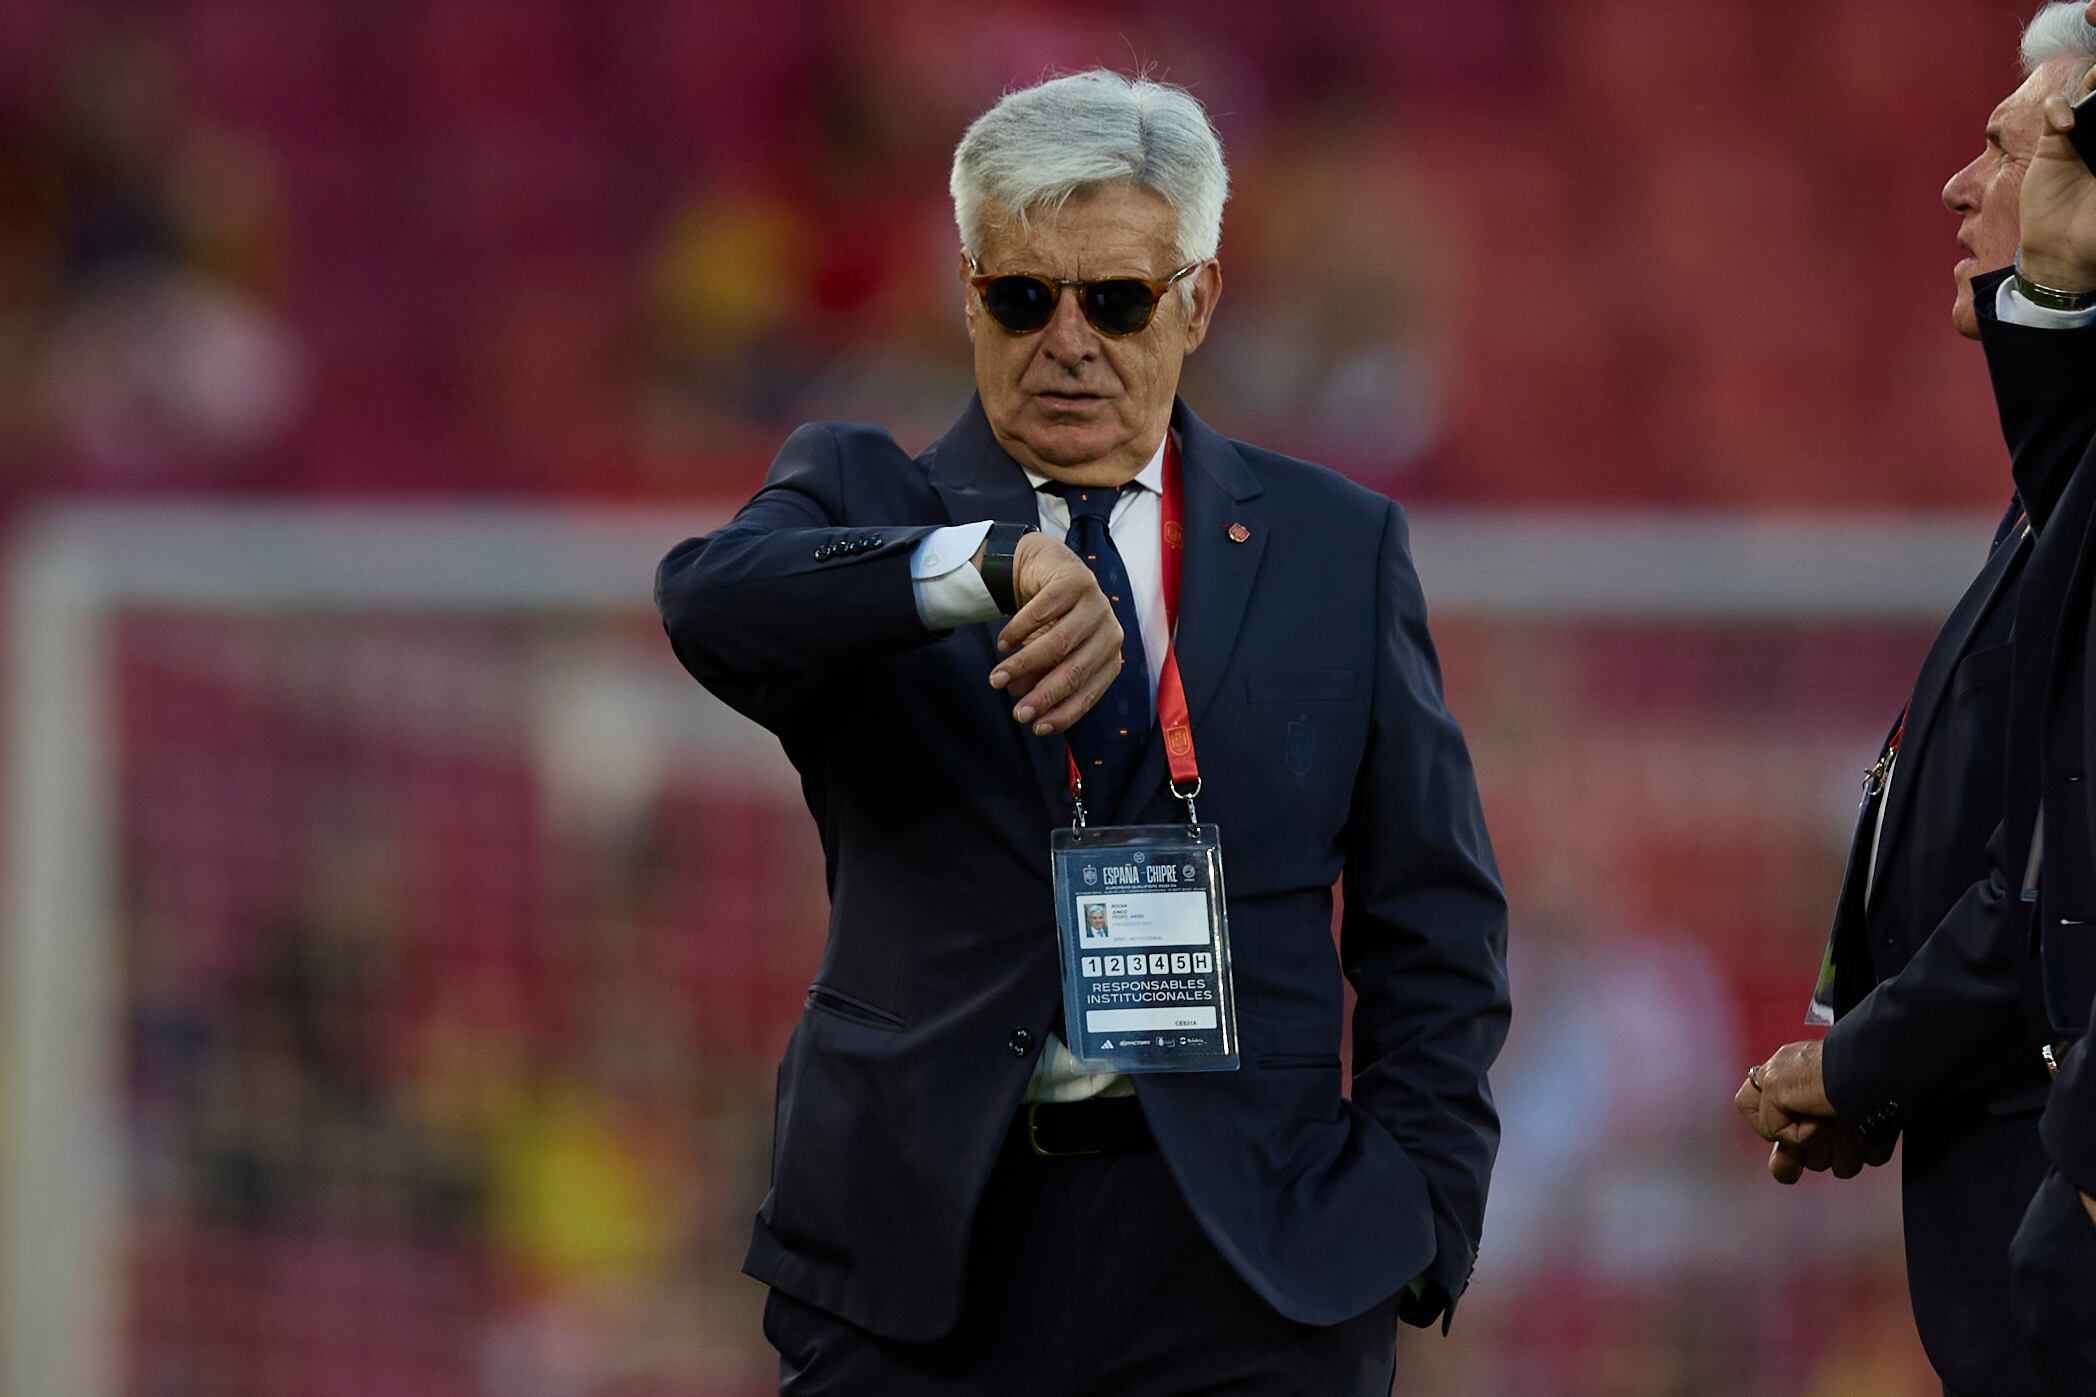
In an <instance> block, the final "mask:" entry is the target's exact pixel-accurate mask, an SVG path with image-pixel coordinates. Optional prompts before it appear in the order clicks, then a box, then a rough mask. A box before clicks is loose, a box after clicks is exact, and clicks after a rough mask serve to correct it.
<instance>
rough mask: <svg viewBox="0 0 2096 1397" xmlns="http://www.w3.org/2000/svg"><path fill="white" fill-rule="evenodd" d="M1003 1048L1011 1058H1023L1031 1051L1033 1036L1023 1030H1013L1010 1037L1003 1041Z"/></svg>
mask: <svg viewBox="0 0 2096 1397" xmlns="http://www.w3.org/2000/svg"><path fill="white" fill-rule="evenodd" d="M1004 1046H1005V1048H1006V1050H1007V1051H1009V1052H1010V1053H1011V1055H1012V1056H1013V1057H1025V1056H1026V1055H1027V1054H1028V1053H1030V1052H1032V1051H1033V1035H1032V1034H1031V1033H1028V1032H1027V1031H1026V1030H1025V1029H1023V1028H1015V1029H1013V1030H1012V1036H1011V1037H1009V1038H1007V1039H1005V1040H1004Z"/></svg>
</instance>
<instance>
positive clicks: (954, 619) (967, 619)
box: [910, 519, 999, 631]
mask: <svg viewBox="0 0 2096 1397" xmlns="http://www.w3.org/2000/svg"><path fill="white" fill-rule="evenodd" d="M995 522H996V521H995V520H993V519H982V520H978V521H977V522H975V523H973V524H953V525H949V526H948V527H946V528H943V529H933V530H932V531H931V532H930V533H928V534H926V535H925V536H924V537H923V539H921V540H920V541H919V542H918V544H917V551H916V552H914V553H912V554H911V555H910V586H911V587H912V588H913V589H914V590H915V592H916V594H917V617H918V619H919V620H921V621H923V622H924V628H925V629H926V630H928V631H950V630H953V629H955V628H956V627H959V626H966V625H972V624H973V623H975V622H977V621H994V620H996V619H997V617H998V614H999V613H998V611H997V603H996V602H994V601H992V600H991V599H990V589H989V588H988V587H987V586H985V585H984V583H983V580H982V574H981V573H979V572H977V571H976V570H975V569H974V568H973V567H972V566H970V560H971V559H973V558H974V557H975V550H976V549H978V548H980V547H982V542H983V539H984V538H985V537H986V536H987V535H988V534H989V532H990V525H991V524H993V523H995Z"/></svg>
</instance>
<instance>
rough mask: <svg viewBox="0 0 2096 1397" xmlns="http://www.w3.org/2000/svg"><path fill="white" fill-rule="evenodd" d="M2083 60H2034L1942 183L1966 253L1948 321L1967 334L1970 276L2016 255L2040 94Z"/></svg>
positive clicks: (2041, 126) (2040, 121)
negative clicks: (1965, 161)
mask: <svg viewBox="0 0 2096 1397" xmlns="http://www.w3.org/2000/svg"><path fill="white" fill-rule="evenodd" d="M2085 67H2087V63H2086V62H2085V61H2084V60H2082V59H2078V58H2074V57H2071V56H2063V57H2060V58H2055V59H2051V60H2049V61H2048V62H2046V63H2043V64H2041V65H2040V66H2039V68H2038V71H2037V72H2035V73H2032V74H2031V75H2030V76H2029V77H2028V78H2026V79H2024V82H2023V86H2021V87H2019V88H2017V89H2016V90H2015V91H2014V92H2012V93H2010V94H2009V95H2008V96H2007V97H2004V98H2003V99H2002V102H2001V105H2000V106H1998V107H1996V108H1995V109H1994V114H1993V115H1992V116H1990V117H1988V118H1987V148H1986V149H1985V150H1984V151H1982V152H1980V155H1979V157H1978V158H1977V159H1975V160H1974V161H1973V162H1972V163H1971V164H1970V165H1967V166H1966V167H1965V168H1964V169H1962V170H1960V171H1958V172H1957V173H1956V174H1954V175H1952V176H1951V177H1950V182H1949V183H1948V184H1946V185H1944V186H1943V203H1944V205H1945V207H1947V208H1948V209H1949V210H1950V211H1951V212H1952V213H1954V214H1956V215H1958V245H1959V246H1960V247H1962V248H1964V249H1965V251H1966V253H1967V254H1969V255H1968V256H1966V257H1965V258H1964V259H1963V260H1962V261H1960V262H1959V263H1958V266H1957V278H1958V298H1957V300H1956V301H1955V302H1954V303H1953V304H1952V306H1951V312H1950V317H1951V323H1952V324H1953V325H1955V326H1956V327H1957V331H1958V333H1959V334H1961V335H1963V336H1965V337H1966V338H1967V339H1977V338H1979V333H1980V322H1979V315H1978V313H1977V312H1976V311H1974V309H1973V306H1972V279H1973V277H1975V276H1978V275H1979V274H1981V273H1983V272H1991V271H1995V270H1997V269H1999V268H2002V267H2006V266H2008V265H2009V263H2011V262H2013V261H2014V260H2015V258H2016V244H2017V241H2018V226H2017V211H2016V201H2017V196H2018V194H2020V193H2021V191H2022V189H2023V175H2024V171H2026V170H2028V169H2029V168H2030V162H2031V156H2032V154H2033V153H2035V152H2036V150H2037V148H2038V137H2039V136H2041V135H2042V134H2044V130H2045V99H2046V98H2047V97H2049V96H2051V95H2052V94H2053V93H2055V92H2065V91H2067V90H2068V89H2069V88H2070V87H2072V86H2073V84H2074V83H2075V81H2076V80H2077V79H2079V78H2080V77H2081V73H2082V70H2083V69H2084V68H2085Z"/></svg>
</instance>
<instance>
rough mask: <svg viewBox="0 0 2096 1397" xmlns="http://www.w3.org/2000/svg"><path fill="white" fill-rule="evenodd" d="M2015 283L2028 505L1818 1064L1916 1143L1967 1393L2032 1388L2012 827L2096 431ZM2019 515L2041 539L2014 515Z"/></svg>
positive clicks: (2078, 342) (2007, 420)
mask: <svg viewBox="0 0 2096 1397" xmlns="http://www.w3.org/2000/svg"><path fill="white" fill-rule="evenodd" d="M2006 275H2007V274H2006V273H2000V274H1995V275H1991V276H1987V277H1982V278H1980V279H1978V281H1977V282H1976V285H1975V291H1976V300H1977V302H1978V304H1979V308H1980V318H1981V337H1982V341H1983V343H1984V345H1985V347H1986V353H1987V362H1988V368H1989V371H1990V373H1991V374H1992V376H1993V380H1994V390H1995V399H1996V404H1997V407H1998V408H1999V411H2000V414H2001V422H2002V430H2003V435H2004V437H2005V439H2006V441H2007V443H2008V446H2009V452H2010V458H2011V463H2012V470H2013V473H2014V476H2015V479H2016V483H2017V494H2018V499H2019V503H2020V506H2021V507H2019V508H2018V509H2016V510H2012V512H2011V519H2010V520H2007V521H2005V528H2004V530H2003V531H2002V532H2001V533H2000V534H1998V535H1997V538H1996V542H1995V547H1994V550H1993V552H1992V553H1991V554H1990V556H1989V558H1988V561H1987V564H1986V566H1985V567H1984V568H1983V569H1982V570H1981V572H1980V575H1979V577H1978V578H1977V579H1976V580H1975V581H1974V583H1973V585H1972V587H1971V588H1970V589H1968V590H1967V592H1966V594H1965V596H1964V598H1963V599H1962V600H1961V601H1960V602H1959V603H1958V606H1957V608H1956V609H1955V610H1954V611H1953V612H1952V613H1951V617H1950V619H1949V620H1948V621H1947V622H1946V623H1945V625H1944V628H1943V631H1942V633H1941V634H1939V635H1938V636H1937V639H1936V642H1935V644H1934V645H1933V646H1932V647H1931V649H1930V652H1929V655H1928V658H1927V660H1926V661H1925V662H1924V664H1923V667H1922V671H1921V675H1920V678H1919V679H1918V680H1917V682H1916V685H1915V689H1914V695H1913V698H1912V700H1911V702H1910V705H1909V710H1908V715H1907V728H1906V735H1905V738H1904V739H1903V741H1902V744H1901V753H1900V763H1899V767H1898V770H1897V771H1896V773H1895V775H1894V778H1893V783H1892V787H1891V791H1890V796H1889V799H1890V801H1891V804H1890V806H1889V807H1888V809H1887V811H1886V815H1885V823H1884V832H1883V839H1882V844H1881V848H1880V854H1879V865H1878V873H1877V881H1876V885H1875V891H1874V893H1873V896H1872V898H1871V900H1870V904H1869V907H1868V908H1867V909H1866V908H1865V907H1864V906H1863V899H1862V888H1863V877H1864V872H1863V870H1864V868H1865V866H1866V863H1865V860H1867V858H1868V853H1869V847H1870V844H1869V840H1870V825H1871V823H1872V821H1871V819H1870V816H1871V813H1872V811H1871V810H1870V809H1866V811H1865V815H1864V819H1863V820H1862V821H1861V822H1860V823H1859V828H1858V830H1857V836H1856V843H1855V846H1854V849H1853V851H1852V854H1851V860H1850V869H1849V876H1848V878H1847V880H1846V882H1845V884H1844V887H1843V891H1842V897H1841V902H1840V906H1839V910H1838V911H1837V914H1836V946H1837V957H1836V961H1837V966H1845V968H1846V969H1847V970H1848V971H1849V972H1850V973H1845V974H1843V975H1841V976H1839V977H1838V978H1837V981H1836V1008H1837V1010H1838V1011H1839V1012H1840V1014H1841V1017H1840V1018H1839V1019H1838V1020H1837V1022H1836V1023H1835V1024H1834V1026H1833V1027H1832V1028H1831V1029H1829V1030H1828V1033H1827V1040H1826V1047H1825V1059H1824V1068H1825V1081H1826V1089H1827V1095H1828V1097H1829V1099H1830V1100H1831V1101H1832V1102H1833V1103H1834V1106H1835V1108H1836V1109H1837V1110H1839V1111H1840V1112H1841V1114H1842V1116H1843V1118H1844V1119H1846V1120H1849V1121H1850V1122H1852V1123H1854V1124H1857V1125H1859V1126H1861V1127H1863V1128H1864V1129H1866V1131H1869V1132H1874V1133H1878V1134H1885V1133H1888V1132H1890V1131H1892V1130H1894V1129H1899V1128H1901V1127H1904V1129H1905V1132H1906V1135H1905V1139H1906V1147H1905V1158H1904V1167H1905V1179H1904V1184H1905V1188H1904V1190H1903V1194H1904V1204H1905V1213H1906V1233H1907V1263H1908V1279H1909V1285H1910V1289H1911V1291H1912V1295H1913V1300H1914V1317H1915V1325H1916V1328H1917V1329H1918V1330H1919V1332H1920V1335H1921V1338H1922V1342H1923V1345H1924V1347H1925V1348H1926V1349H1927V1350H1928V1353H1929V1357H1930V1360H1931V1361H1932V1362H1933V1363H1934V1365H1935V1366H1936V1368H1937V1370H1938V1371H1939V1372H1940V1373H1941V1374H1942V1375H1943V1377H1944V1379H1945V1380H1946V1381H1947V1382H1949V1383H1950V1384H1951V1386H1952V1387H1954V1388H1956V1389H1958V1390H1959V1391H1970V1392H2034V1391H2036V1389H2037V1379H2036V1375H2035V1373H2034V1372H2033V1371H2032V1368H2031V1363H2030V1358H2029V1354H2028V1350H2027V1347H2026V1345H2025V1344H2024V1342H2023V1340H2022V1336H2021V1335H2020V1333H2019V1332H2018V1330H2017V1327H2016V1324H2015V1322H2014V1319H2013V1316H2012V1315H2011V1312H2010V1309H2009V1294H2010V1291H2009V1278H2008V1247H2009V1241H2010V1239H2011V1237H2012V1236H2013V1235H2014V1234H2015V1231H2016V1228H2017V1225H2018V1223H2019V1222H2020V1221H2021V1219H2022V1217H2023V1214H2024V1209H2025V1206H2026V1205H2027V1204H2028V1203H2029V1201H2030V1198H2031V1195H2032V1193H2033V1192H2034V1191H2035V1189H2036V1187H2037V1184H2038V1181H2039V1179H2040V1178H2041V1177H2042V1176H2043V1174H2044V1170H2045V1167H2046V1159H2045V1155H2044V1152H2043V1150H2042V1148H2041V1147H2040V1145H2039V1142H2038V1130H2037V1122H2038V1116H2037V1112H2038V1111H2039V1110H2040V1109H2041V1108H2042V1107H2043V1106H2044V1105H2045V1102H2046V1096H2047V1085H2048V1083H2047V1078H2046V1075H2045V1072H2044V1070H2043V1068H2042V1066H2041V1065H2040V1062H2039V1058H2038V1054H2037V1050H2036V1042H2037V1039H2036V1038H2035V1037H2034V1035H2033V1032H2032V1029H2031V1025H2030V1024H2029V1022H2028V1019H2027V1017H2026V1000H2027V998H2028V993H2029V991H2028V984H2027V982H2028V979H2029V976H2030V975H2031V974H2032V973H2033V962H2032V960H2031V948H2030V944H2029V907H2028V904H2026V903H2025V901H2024V900H2023V897H2022V886H2021V884H2022V878H2021V873H2022V870H2023V868H2024V866H2025V861H2026V860H2027V858H2028V853H2029V823H2030V822H2029V820H2028V819H2026V818H2021V817H2019V815H2018V814H2017V813H2016V812H2017V811H2019V810H2022V809H2026V808H2028V809H2033V810H2034V808H2035V796H2034V795H2029V796H2025V795H2022V794H2019V792H2022V791H2024V790H2025V789H2026V788H2028V787H2030V785H2031V778H2028V777H2026V776H2025V775H2024V774H2023V773H2024V772H2025V770H2026V769H2029V770H2032V771H2034V770H2035V768H2036V765H2037V758H2036V756H2035V753H2034V752H2033V751H2031V750H2028V749H2029V748H2030V747H2031V745H2032V740H2033V739H2034V737H2035V733H2036V728H2035V725H2034V724H2033V723H2032V722H2031V721H2030V720H2029V718H2028V710H2029V706H2030V704H2031V702H2032V697H2031V696H2032V695H2033V694H2034V693H2036V692H2038V691H2039V690H2041V689H2042V687H2043V685H2044V684H2045V683H2046V682H2047V680H2046V678H2045V675H2046V670H2047V663H2046V661H2047V655H2048V653H2049V649H2050V645H2049V641H2050V636H2049V628H2048V626H2047V624H2046V623H2044V622H2042V621H2040V622H2039V623H2038V629H2039V630H2040V631H2045V632H2047V633H2046V634H2042V635H2040V636H2038V637H2036V638H2035V640H2034V639H2033V637H2032V618H2033V616H2034V615H2036V614H2037V613H2039V612H2041V611H2044V610H2046V608H2047V607H2048V606H2049V605H2052V604H2054V603H2053V602H2052V601H2051V600H2050V599H2053V598H2057V597H2058V596H2059V595H2060V594H2061V592H2062V590H2063V586H2064V580H2065V569H2066V567H2067V566H2069V565H2070V564H2071V563H2072V561H2073V553H2074V549H2075V546H2077V545H2078V543H2079V539H2078V537H2075V536H2072V535H2073V533H2074V531H2073V530H2071V529H2068V528H2061V527H2054V523H2055V521H2054V519H2053V517H2052V516H2053V515H2054V514H2055V511H2056V510H2057V508H2058V507H2059V505H2060V502H2061V496H2062V493H2063V484H2064V482H2065V481H2066V479H2067V478H2068V475H2069V472H2070V471H2071V468H2072V466H2073V462H2074V461H2075V460H2076V459H2078V457H2079V456H2080V454H2081V452H2082V451H2083V450H2084V449H2085V448H2086V447H2087V445H2088V442H2089V439H2090V436H2091V434H2092V433H2096V395H2090V394H2089V393H2088V392H2087V390H2086V386H2085V385H2086V384H2087V383H2088V382H2090V381H2091V380H2092V377H2096V332H2089V331H2081V332H2067V331H2058V330H2037V329H2031V328H2027V327H2023V326H2017V325H2009V324H2004V323H2002V322H2000V321H1998V320H1996V319H1995V318H1994V316H1993V305H1994V291H1995V288H1996V287H1997V286H1998V284H1999V282H2000V281H2001V280H2002V278H2003V277H2005V276H2006ZM2025 508H2027V509H2028V511H2029V513H2030V516H2031V517H2032V518H2033V519H2034V520H2035V521H2036V522H2037V523H2038V525H2039V534H2038V537H2037V539H2036V540H2035V542H2034V541H2032V540H2030V539H2028V538H2025V537H2024V536H2023V530H2022V528H2021V526H2020V523H2019V522H2017V520H2016V518H2015V516H2018V515H2021V514H2022V513H2023V512H2024V509H2025ZM2005 812H2007V816H2006V819H2004V815H2005ZM1990 831H1991V832H1992V833H1991V837H1990V833H1989V832H1990ZM2047 852H2048V856H2049V855H2050V854H2051V852H2052V851H2051V850H2049V849H2048V851H2047ZM2009 869H2015V870H2016V873H2017V876H2016V877H2014V878H2011V877H2010V876H2009V874H2008V872H2007V870H2009ZM1859 965H1860V966H1862V967H1864V975H1863V976H1861V977H1853V970H1854V968H1855V967H1857V966H1859Z"/></svg>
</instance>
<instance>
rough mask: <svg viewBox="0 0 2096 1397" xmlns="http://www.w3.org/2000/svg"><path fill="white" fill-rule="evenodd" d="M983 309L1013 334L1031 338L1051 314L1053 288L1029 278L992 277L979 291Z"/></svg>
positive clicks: (1052, 308)
mask: <svg viewBox="0 0 2096 1397" xmlns="http://www.w3.org/2000/svg"><path fill="white" fill-rule="evenodd" d="M983 308H984V309H985V310H987V311H989V312H990V314H991V316H993V317H994V318H995V319H996V321H997V323H998V324H999V325H1002V326H1003V327H1004V328H1005V329H1007V330H1010V331H1012V332H1014V333H1015V334H1021V335H1024V334H1031V333H1032V332H1033V331H1035V330H1038V329H1040V328H1041V327H1042V326H1043V325H1046V324H1047V323H1048V317H1049V316H1051V315H1053V314H1054V313H1055V288H1054V287H1052V286H1050V285H1049V284H1048V283H1047V282H1045V281H1040V280H1037V279H1035V278H1033V277H1030V276H1000V277H992V278H991V279H990V281H989V282H988V284H986V285H985V286H984V287H983Z"/></svg>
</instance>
